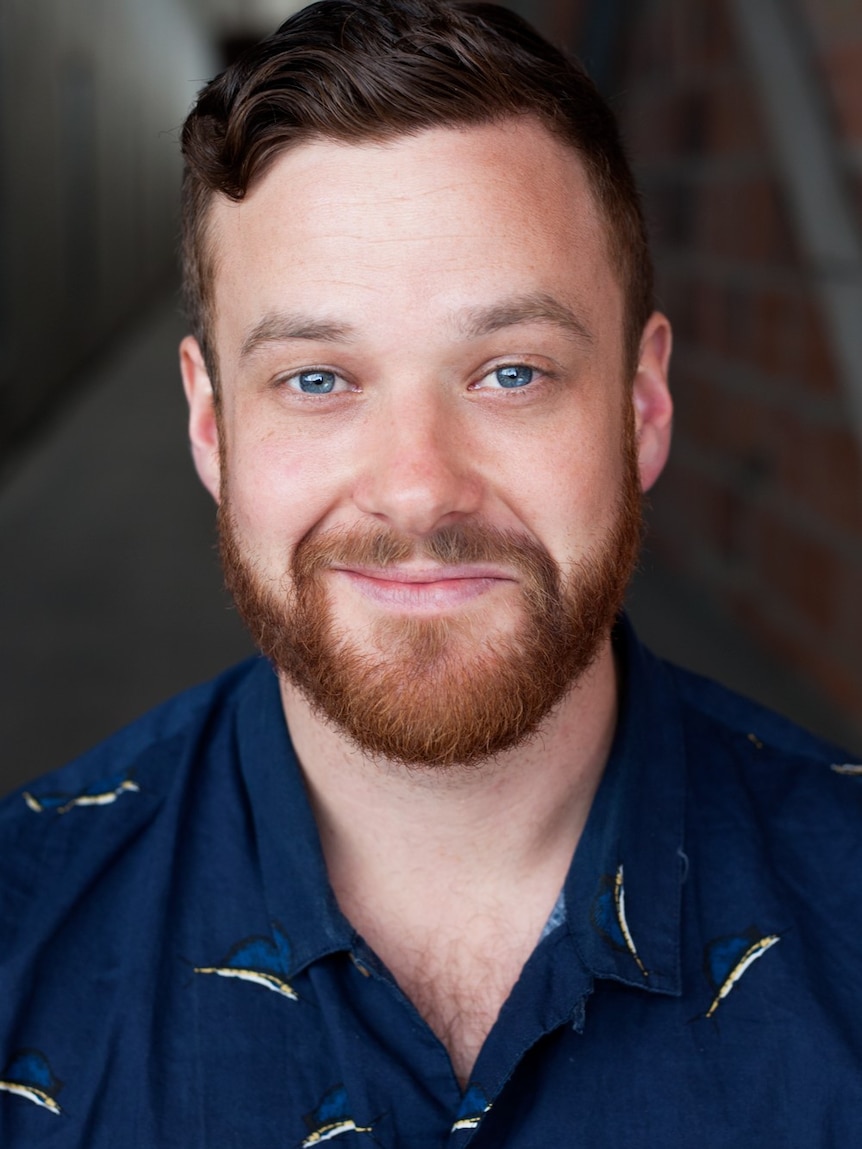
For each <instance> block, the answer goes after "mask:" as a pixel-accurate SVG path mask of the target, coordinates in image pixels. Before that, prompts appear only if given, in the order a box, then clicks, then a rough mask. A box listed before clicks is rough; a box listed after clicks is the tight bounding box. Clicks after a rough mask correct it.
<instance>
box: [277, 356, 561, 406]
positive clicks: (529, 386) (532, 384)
mask: <svg viewBox="0 0 862 1149" xmlns="http://www.w3.org/2000/svg"><path fill="white" fill-rule="evenodd" d="M514 370H524V371H529V372H531V378H530V380H529V382H527V383H525V384H522V385H521V386H514V387H505V386H503V385H500V386H497V387H493V386H488V387H483V386H482V384H483V383H485V381H486V380H488V379H490V378H491V377H492V376H494V375H496V374H497V372H499V371H514ZM313 375H331V376H332V377H333V378H334V380H335V385H336V386H337V384H338V383H341V384H346V386H342V387H341V388H339V389H338V390H336V389H335V388H333V389H332V390H330V391H317V392H314V391H302V390H300V388H299V386H298V384H297V386H291V384H293V383H295V382H297V381H298V380H299V379H300V377H301V376H313ZM554 378H555V376H554V374H553V372H551V371H549V370H547V369H545V368H541V367H537V366H536V365H535V364H532V363H525V362H523V361H522V360H513V361H512V362H509V363H499V364H496V365H495V366H493V367H490V368H489V369H488V370H487V371H485V373H484V374H483V375H482V376H480V378H478V379H476V380H475V381H474V382H472V383H470V384H469V385H468V388H467V389H468V390H469V391H473V392H475V391H499V392H502V393H504V394H513V393H515V392H526V391H534V390H537V389H538V387H539V385H540V384H541V383H542V382H546V381H549V380H553V379H554ZM275 382H276V386H278V387H280V388H284V389H286V390H288V391H290V392H291V394H293V395H296V396H298V397H299V398H303V399H304V398H308V399H314V398H319V397H322V396H329V395H343V394H349V393H350V392H351V391H353V392H355V391H358V390H361V388H358V387H355V386H353V385H351V384H350V382H349V380H347V379H345V377H344V376H343V375H341V374H339V372H337V371H334V370H333V369H332V368H330V367H303V368H301V369H300V370H299V371H293V372H291V373H290V374H289V375H281V376H279V377H278V378H277V379H276V381H275Z"/></svg>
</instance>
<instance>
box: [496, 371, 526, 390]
mask: <svg viewBox="0 0 862 1149" xmlns="http://www.w3.org/2000/svg"><path fill="white" fill-rule="evenodd" d="M534 374H535V372H534V370H533V368H532V367H523V366H520V367H498V368H497V370H496V371H495V372H494V375H495V376H496V378H497V382H498V383H499V384H500V386H501V387H526V386H527V384H528V383H532V382H533V376H534Z"/></svg>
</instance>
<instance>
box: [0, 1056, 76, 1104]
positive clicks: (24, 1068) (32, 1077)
mask: <svg viewBox="0 0 862 1149" xmlns="http://www.w3.org/2000/svg"><path fill="white" fill-rule="evenodd" d="M62 1088H63V1082H62V1081H60V1080H59V1078H57V1077H55V1076H54V1073H53V1071H52V1069H51V1066H50V1065H49V1064H48V1059H47V1057H46V1056H45V1054H44V1053H41V1052H40V1051H39V1050H38V1049H21V1050H19V1051H18V1052H17V1053H16V1054H15V1055H14V1057H13V1058H12V1060H11V1061H10V1062H9V1063H8V1064H7V1065H6V1067H5V1069H4V1070H3V1073H2V1076H0V1092H3V1093H11V1094H14V1095H15V1096H16V1097H23V1098H24V1100H25V1101H32V1102H33V1104H34V1105H38V1106H39V1107H40V1108H42V1109H47V1110H49V1111H50V1112H51V1113H56V1114H58V1115H59V1114H60V1113H62V1112H63V1111H62V1109H61V1108H60V1106H59V1104H58V1103H57V1094H58V1093H59V1092H60V1090H61V1089H62Z"/></svg>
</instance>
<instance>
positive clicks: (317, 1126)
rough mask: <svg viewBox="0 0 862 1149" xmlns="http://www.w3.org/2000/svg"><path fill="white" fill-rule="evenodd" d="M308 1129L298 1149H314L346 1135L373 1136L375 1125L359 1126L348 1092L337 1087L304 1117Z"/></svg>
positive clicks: (340, 1086) (339, 1086) (342, 1087)
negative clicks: (361, 1134) (354, 1116)
mask: <svg viewBox="0 0 862 1149" xmlns="http://www.w3.org/2000/svg"><path fill="white" fill-rule="evenodd" d="M303 1120H304V1121H305V1124H306V1126H307V1127H308V1131H309V1132H308V1135H307V1136H306V1137H305V1139H304V1140H303V1141H301V1142H300V1143H299V1146H298V1149H314V1146H315V1145H322V1144H323V1143H324V1142H325V1141H332V1140H334V1139H335V1138H336V1137H341V1136H343V1135H344V1134H345V1133H363V1134H367V1135H369V1136H370V1135H371V1134H372V1133H373V1132H374V1128H373V1125H366V1126H362V1125H358V1124H357V1122H356V1121H355V1120H354V1118H353V1117H352V1116H351V1113H350V1106H349V1102H348V1098H347V1090H346V1089H345V1088H344V1086H343V1085H336V1086H334V1088H332V1089H330V1090H329V1092H328V1093H327V1094H326V1095H325V1096H324V1097H323V1098H322V1099H321V1101H320V1102H319V1103H318V1105H317V1106H316V1107H315V1108H314V1109H313V1110H312V1111H311V1113H306V1114H305V1116H304V1117H303Z"/></svg>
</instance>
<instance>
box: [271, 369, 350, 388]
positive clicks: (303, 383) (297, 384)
mask: <svg viewBox="0 0 862 1149" xmlns="http://www.w3.org/2000/svg"><path fill="white" fill-rule="evenodd" d="M280 382H281V386H283V387H286V388H287V389H288V390H289V391H295V392H298V393H300V394H302V395H332V394H333V393H338V392H341V391H347V390H349V386H348V384H347V382H346V380H344V379H342V377H341V376H340V375H338V374H337V373H336V372H335V371H327V370H326V369H325V368H322V367H310V368H308V370H306V371H297V372H296V374H294V375H289V376H286V377H284V376H283V377H282V379H281V381H280Z"/></svg>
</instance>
